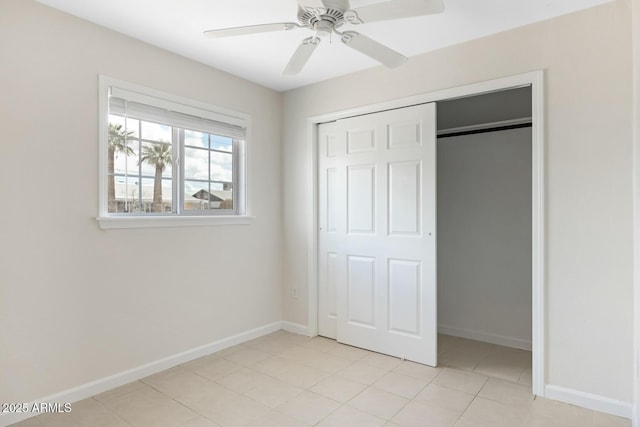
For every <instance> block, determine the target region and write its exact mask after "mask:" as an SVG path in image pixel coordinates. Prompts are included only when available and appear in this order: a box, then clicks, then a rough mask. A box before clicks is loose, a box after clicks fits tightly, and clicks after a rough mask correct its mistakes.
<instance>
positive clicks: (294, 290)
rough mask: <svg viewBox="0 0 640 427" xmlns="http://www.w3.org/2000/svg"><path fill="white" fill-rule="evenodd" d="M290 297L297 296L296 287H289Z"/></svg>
mask: <svg viewBox="0 0 640 427" xmlns="http://www.w3.org/2000/svg"><path fill="white" fill-rule="evenodd" d="M291 298H298V288H291Z"/></svg>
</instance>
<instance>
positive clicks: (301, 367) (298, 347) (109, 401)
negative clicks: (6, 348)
mask: <svg viewBox="0 0 640 427" xmlns="http://www.w3.org/2000/svg"><path fill="white" fill-rule="evenodd" d="M438 357H439V362H440V364H441V366H440V367H439V368H431V367H428V366H423V365H419V364H416V363H412V362H407V361H401V360H399V359H396V358H393V357H389V356H384V355H381V354H378V353H372V352H369V351H365V350H361V349H358V348H354V347H349V346H345V345H341V344H338V343H336V342H335V341H333V340H329V339H326V338H320V337H316V338H306V337H303V336H300V335H294V334H290V333H287V332H284V331H279V332H276V333H273V334H271V335H268V336H265V337H262V338H258V339H255V340H253V341H250V342H247V343H245V344H242V345H238V346H235V347H232V348H229V349H226V350H223V351H221V352H218V353H215V354H212V355H210V356H206V357H203V358H201V359H198V360H194V361H192V362H189V363H186V364H184V365H180V366H178V367H175V368H171V369H168V370H166V371H163V372H160V373H158V374H155V375H152V376H150V377H147V378H144V379H142V380H140V381H136V382H133V383H130V384H127V385H124V386H122V387H119V388H116V389H113V390H110V391H108V392H105V393H102V394H99V395H96V396H94V397H92V398H89V399H85V400H82V401H80V402H76V403H74V404H73V409H72V411H71V412H70V413H69V414H55V415H54V414H44V415H40V416H38V417H35V418H31V419H29V420H26V421H23V422H21V423H18V424H15V425H14V426H20V427H128V426H134V427H135V426H138V427H214V426H256V427H270V426H274V427H295V426H314V425H317V426H322V427H329V426H337V427H358V426H366V427H369V426H371V427H373V426H389V427H391V426H406V427H413V426H428V427H450V426H455V427H485V426H487V427H510V426H523V427H556V426H557V427H574V426H575V427H622V426H631V423H630V421H629V420H625V419H622V418H617V417H613V416H610V415H605V414H601V413H598V412H594V411H589V410H586V409H582V408H578V407H575V406H571V405H565V404H562V403H558V402H553V401H550V400H545V399H535V400H534V399H533V397H532V395H531V392H530V384H531V353H530V352H526V351H522V350H515V349H510V348H506V347H500V346H496V345H491V344H486V343H481V342H477V341H471V340H465V339H461V338H455V337H450V336H440V337H439V355H438Z"/></svg>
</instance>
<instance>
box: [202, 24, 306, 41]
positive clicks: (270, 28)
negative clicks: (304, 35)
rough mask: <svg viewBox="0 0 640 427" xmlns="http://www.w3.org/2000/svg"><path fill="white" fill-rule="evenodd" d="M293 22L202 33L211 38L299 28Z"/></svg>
mask: <svg viewBox="0 0 640 427" xmlns="http://www.w3.org/2000/svg"><path fill="white" fill-rule="evenodd" d="M300 27H301V26H300V25H299V24H295V23H293V22H281V23H277V24H260V25H247V26H244V27H233V28H222V29H219V30H209V31H205V32H204V35H205V36H207V37H211V38H222V37H234V36H246V35H248V34H257V33H268V32H271V31H287V30H293V29H295V28H300Z"/></svg>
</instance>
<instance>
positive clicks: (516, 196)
mask: <svg viewBox="0 0 640 427" xmlns="http://www.w3.org/2000/svg"><path fill="white" fill-rule="evenodd" d="M437 107H438V121H437V127H438V139H437V231H438V243H437V283H438V284H437V290H438V331H439V338H440V339H439V343H438V344H439V349H438V363H439V364H440V365H445V366H452V367H457V368H461V369H466V370H472V371H476V372H479V373H482V374H485V375H490V376H497V377H500V378H502V379H506V380H510V381H514V382H521V383H528V381H530V376H531V354H530V350H531V330H532V324H531V322H532V316H531V307H532V304H531V295H532V291H531V277H532V276H531V247H532V246H531V219H532V218H531V213H532V205H531V200H532V198H531V176H532V174H531V164H532V162H531V153H532V151H531V141H532V139H531V137H532V135H531V92H530V88H529V87H525V88H519V89H512V90H508V91H502V92H495V93H491V94H484V95H478V96H474V97H469V98H463V99H457V100H451V101H444V102H439V103H438V105H437ZM490 344H494V345H490ZM496 345H498V346H496ZM512 349H520V350H512ZM522 350H528V351H522Z"/></svg>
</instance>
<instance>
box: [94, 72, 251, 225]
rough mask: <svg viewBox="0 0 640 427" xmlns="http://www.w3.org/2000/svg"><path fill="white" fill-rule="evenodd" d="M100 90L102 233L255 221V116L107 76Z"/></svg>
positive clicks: (100, 217)
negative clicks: (251, 175) (248, 162)
mask: <svg viewBox="0 0 640 427" xmlns="http://www.w3.org/2000/svg"><path fill="white" fill-rule="evenodd" d="M100 89H101V113H100V115H101V118H100V119H101V126H100V128H101V129H100V133H101V135H100V141H101V147H100V150H101V152H100V154H101V164H100V166H101V167H100V174H101V176H100V182H101V191H100V193H101V194H100V216H99V218H98V219H99V220H100V225H101V227H102V228H114V227H117V228H120V227H137V226H164V225H179V224H184V223H187V222H190V223H192V224H212V223H237V222H239V219H242V218H244V219H246V218H248V217H247V216H246V201H245V197H246V191H245V177H244V175H245V171H244V166H245V152H246V147H245V141H246V132H247V127H248V122H249V118H248V117H247V116H245V115H243V114H241V113H234V112H229V111H226V110H222V109H219V108H217V107H213V106H210V105H206V104H202V103H199V102H196V101H192V100H188V99H184V98H179V97H176V96H173V95H169V94H164V93H161V92H158V91H155V90H152V89H147V88H142V87H139V86H135V85H132V84H129V83H126V82H121V81H118V80H115V79H111V78H108V77H104V76H101V77H100ZM240 222H241V221H240Z"/></svg>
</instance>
